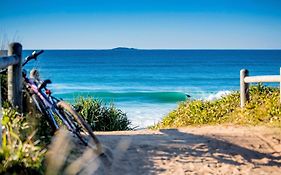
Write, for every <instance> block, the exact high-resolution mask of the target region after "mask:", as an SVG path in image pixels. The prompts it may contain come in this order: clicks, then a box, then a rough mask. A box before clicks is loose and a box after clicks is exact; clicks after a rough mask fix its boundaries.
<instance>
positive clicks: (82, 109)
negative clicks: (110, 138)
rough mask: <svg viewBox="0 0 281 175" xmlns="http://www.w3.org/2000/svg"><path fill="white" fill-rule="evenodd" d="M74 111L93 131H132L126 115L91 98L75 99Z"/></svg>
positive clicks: (111, 105)
mask: <svg viewBox="0 0 281 175" xmlns="http://www.w3.org/2000/svg"><path fill="white" fill-rule="evenodd" d="M74 107H75V109H77V111H78V112H79V114H80V115H81V116H82V117H83V118H84V119H85V120H86V122H87V123H88V124H89V125H90V126H91V127H92V129H93V130H94V131H118V130H132V128H131V127H130V125H131V122H130V121H129V120H128V118H127V116H126V113H124V112H122V111H121V110H120V109H117V108H116V107H115V106H114V105H113V104H110V105H109V106H107V105H106V104H105V103H103V102H102V101H100V100H97V99H93V98H91V97H88V98H83V97H80V98H78V99H76V103H75V104H74Z"/></svg>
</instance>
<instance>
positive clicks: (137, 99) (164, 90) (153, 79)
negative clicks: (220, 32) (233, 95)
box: [23, 48, 281, 128]
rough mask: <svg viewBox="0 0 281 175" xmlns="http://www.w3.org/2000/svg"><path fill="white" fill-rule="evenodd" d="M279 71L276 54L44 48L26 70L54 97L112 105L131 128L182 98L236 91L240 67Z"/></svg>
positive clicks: (255, 71) (154, 120)
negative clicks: (37, 75) (36, 75)
mask: <svg viewBox="0 0 281 175" xmlns="http://www.w3.org/2000/svg"><path fill="white" fill-rule="evenodd" d="M31 52H32V51H30V50H25V51H24V52H23V55H24V56H27V55H28V54H30V53H31ZM280 67H281V50H137V49H125V48H118V49H111V50H45V52H44V53H43V54H42V55H40V56H39V59H38V60H37V61H34V62H31V63H30V64H28V65H27V66H26V69H27V70H30V69H31V68H36V69H38V70H39V71H40V75H41V78H42V79H51V80H52V84H51V85H50V86H49V87H50V89H51V90H52V92H53V94H54V96H57V97H60V98H63V99H64V100H66V101H68V102H70V103H73V102H74V100H75V98H77V97H79V96H85V97H88V96H91V97H94V98H98V99H101V100H103V101H104V102H106V103H107V104H109V103H113V104H114V105H115V106H116V107H118V108H120V109H121V110H122V111H124V112H126V113H127V116H128V118H129V119H130V120H131V121H132V124H133V126H134V127H137V128H144V127H147V126H150V125H153V124H155V123H157V122H158V121H160V120H161V118H162V117H163V116H165V115H167V114H168V113H169V112H170V111H172V110H173V109H175V108H176V107H177V105H178V103H180V102H182V101H185V100H186V99H187V98H191V99H202V100H213V99H216V98H219V97H220V96H222V95H224V94H227V93H229V92H231V91H235V90H239V81H240V80H239V72H240V70H241V69H243V68H245V69H248V70H249V72H250V75H279V74H280ZM269 85H272V86H277V85H278V84H269ZM187 95H189V96H191V97H187Z"/></svg>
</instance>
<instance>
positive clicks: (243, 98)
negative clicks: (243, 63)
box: [240, 69, 249, 108]
mask: <svg viewBox="0 0 281 175" xmlns="http://www.w3.org/2000/svg"><path fill="white" fill-rule="evenodd" d="M248 75H249V71H248V70H246V69H242V70H241V71H240V106H241V108H243V107H244V106H245V104H246V102H247V101H248V100H249V83H245V81H244V79H245V77H247V76H248Z"/></svg>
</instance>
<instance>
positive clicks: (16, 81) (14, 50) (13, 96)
mask: <svg viewBox="0 0 281 175" xmlns="http://www.w3.org/2000/svg"><path fill="white" fill-rule="evenodd" d="M21 62H22V45H21V44H20V43H11V44H9V49H8V56H4V57H0V69H4V68H7V67H8V73H7V74H8V81H7V84H8V101H10V102H11V104H12V105H13V107H17V108H18V109H19V110H20V111H21V110H22V66H21ZM1 100H2V98H1V81H0V147H1V146H2V124H1V123H2V122H1V121H2V105H1V104H2V101H1Z"/></svg>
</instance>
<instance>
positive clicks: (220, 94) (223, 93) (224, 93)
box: [204, 91, 231, 101]
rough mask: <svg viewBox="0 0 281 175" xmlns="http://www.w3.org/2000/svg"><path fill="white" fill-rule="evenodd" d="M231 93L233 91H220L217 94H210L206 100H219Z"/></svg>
mask: <svg viewBox="0 0 281 175" xmlns="http://www.w3.org/2000/svg"><path fill="white" fill-rule="evenodd" d="M229 94H231V91H219V92H217V93H215V94H210V95H209V96H208V97H206V98H205V99H204V100H206V101H213V100H218V99H220V98H222V97H225V96H227V95H229Z"/></svg>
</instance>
